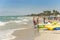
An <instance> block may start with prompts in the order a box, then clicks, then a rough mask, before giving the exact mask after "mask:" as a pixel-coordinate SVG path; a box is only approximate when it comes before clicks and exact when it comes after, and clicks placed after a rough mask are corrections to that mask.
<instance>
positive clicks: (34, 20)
mask: <svg viewBox="0 0 60 40" xmlns="http://www.w3.org/2000/svg"><path fill="white" fill-rule="evenodd" d="M33 23H34V28H37V17H35V16H34V17H33Z"/></svg>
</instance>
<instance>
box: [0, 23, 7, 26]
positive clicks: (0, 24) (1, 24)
mask: <svg viewBox="0 0 60 40" xmlns="http://www.w3.org/2000/svg"><path fill="white" fill-rule="evenodd" d="M6 23H8V22H0V26H4V25H5V24H6Z"/></svg>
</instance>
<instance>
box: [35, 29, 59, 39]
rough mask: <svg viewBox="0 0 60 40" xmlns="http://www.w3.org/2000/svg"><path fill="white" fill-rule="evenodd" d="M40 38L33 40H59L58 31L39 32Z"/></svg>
mask: <svg viewBox="0 0 60 40" xmlns="http://www.w3.org/2000/svg"><path fill="white" fill-rule="evenodd" d="M39 33H40V36H38V37H36V38H35V40H60V31H58V30H57V31H47V30H43V31H42V30H40V32H39Z"/></svg>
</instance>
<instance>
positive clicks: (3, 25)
mask: <svg viewBox="0 0 60 40" xmlns="http://www.w3.org/2000/svg"><path fill="white" fill-rule="evenodd" d="M29 21H31V20H30V19H29V17H24V16H22V17H21V16H0V40H11V39H14V38H16V37H15V36H13V35H11V34H12V33H13V32H14V31H15V30H22V29H25V28H20V25H24V24H27V22H29Z"/></svg>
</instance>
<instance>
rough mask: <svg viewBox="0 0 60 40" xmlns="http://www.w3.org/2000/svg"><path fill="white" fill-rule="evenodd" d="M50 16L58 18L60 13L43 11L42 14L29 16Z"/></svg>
mask: <svg viewBox="0 0 60 40" xmlns="http://www.w3.org/2000/svg"><path fill="white" fill-rule="evenodd" d="M50 15H54V16H57V15H60V13H59V12H58V11H57V10H53V11H49V10H46V11H43V12H42V13H38V14H31V15H27V16H50Z"/></svg>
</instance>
